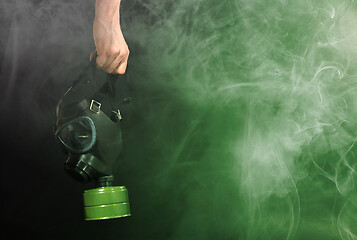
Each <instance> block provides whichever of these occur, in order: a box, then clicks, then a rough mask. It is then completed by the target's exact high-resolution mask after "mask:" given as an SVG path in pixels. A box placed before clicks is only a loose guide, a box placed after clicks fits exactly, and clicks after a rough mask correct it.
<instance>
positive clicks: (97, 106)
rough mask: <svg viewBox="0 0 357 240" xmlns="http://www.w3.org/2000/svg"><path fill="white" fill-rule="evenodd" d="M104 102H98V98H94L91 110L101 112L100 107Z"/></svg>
mask: <svg viewBox="0 0 357 240" xmlns="http://www.w3.org/2000/svg"><path fill="white" fill-rule="evenodd" d="M101 106H102V104H101V103H100V102H97V101H96V100H94V99H92V101H91V103H90V106H89V110H91V111H92V112H94V113H99V112H100V107H101Z"/></svg>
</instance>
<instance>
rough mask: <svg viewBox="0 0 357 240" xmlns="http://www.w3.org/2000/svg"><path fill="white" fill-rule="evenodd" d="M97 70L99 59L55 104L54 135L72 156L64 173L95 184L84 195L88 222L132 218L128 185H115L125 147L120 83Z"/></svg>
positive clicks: (123, 101)
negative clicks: (117, 94) (117, 85)
mask: <svg viewBox="0 0 357 240" xmlns="http://www.w3.org/2000/svg"><path fill="white" fill-rule="evenodd" d="M115 78H118V76H116V75H110V74H106V73H105V72H104V71H102V70H100V69H97V68H96V66H95V59H93V60H92V62H91V63H90V64H89V66H88V67H87V68H86V69H84V71H83V73H82V74H80V76H79V78H78V79H77V80H76V81H74V83H73V85H72V86H71V87H70V88H69V89H68V90H67V92H66V93H65V94H64V96H63V98H62V99H61V100H60V101H59V103H58V105H57V122H56V127H55V136H56V138H57V140H58V142H59V143H60V145H61V147H62V148H63V150H64V152H65V153H67V154H68V158H67V161H66V162H65V167H64V169H65V172H66V173H67V174H68V175H69V176H71V177H72V178H73V179H75V180H77V181H79V182H81V183H86V182H90V181H94V182H96V185H97V186H98V188H95V189H90V190H86V191H85V192H84V194H83V197H84V205H85V207H84V209H85V219H86V220H99V219H109V218H118V217H124V216H130V209H129V201H128V193H127V190H126V188H125V187H124V186H120V187H118V186H112V182H113V178H114V176H113V168H114V166H115V164H116V163H117V161H118V160H119V159H118V158H119V154H120V152H121V149H122V132H121V128H120V120H121V118H122V116H121V113H120V110H119V109H116V108H118V107H119V105H120V104H122V103H125V102H128V101H129V100H130V98H124V99H123V100H122V101H121V102H119V103H118V102H116V101H115V94H114V89H113V85H112V83H113V81H118V80H120V79H115Z"/></svg>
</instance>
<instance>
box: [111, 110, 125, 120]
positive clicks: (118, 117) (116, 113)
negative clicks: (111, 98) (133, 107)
mask: <svg viewBox="0 0 357 240" xmlns="http://www.w3.org/2000/svg"><path fill="white" fill-rule="evenodd" d="M112 113H114V114H115V117H116V118H117V119H119V120H122V119H123V117H122V115H121V114H120V110H119V109H118V110H117V111H114V110H112Z"/></svg>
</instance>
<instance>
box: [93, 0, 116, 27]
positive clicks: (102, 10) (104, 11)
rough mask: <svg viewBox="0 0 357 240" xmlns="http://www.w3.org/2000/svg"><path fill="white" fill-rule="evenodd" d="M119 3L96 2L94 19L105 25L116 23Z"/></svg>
mask: <svg viewBox="0 0 357 240" xmlns="http://www.w3.org/2000/svg"><path fill="white" fill-rule="evenodd" d="M120 2H121V0H96V3H95V18H96V19H97V20H100V21H104V22H107V23H112V24H113V23H118V22H119V8H120Z"/></svg>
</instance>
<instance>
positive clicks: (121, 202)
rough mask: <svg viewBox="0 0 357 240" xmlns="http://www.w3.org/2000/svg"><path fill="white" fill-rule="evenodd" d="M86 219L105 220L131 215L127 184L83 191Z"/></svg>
mask: <svg viewBox="0 0 357 240" xmlns="http://www.w3.org/2000/svg"><path fill="white" fill-rule="evenodd" d="M83 200H84V214H85V220H104V219H111V218H120V217H127V216H130V207H129V197H128V190H127V189H126V187H125V186H110V187H99V188H95V189H89V190H86V191H84V193H83Z"/></svg>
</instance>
